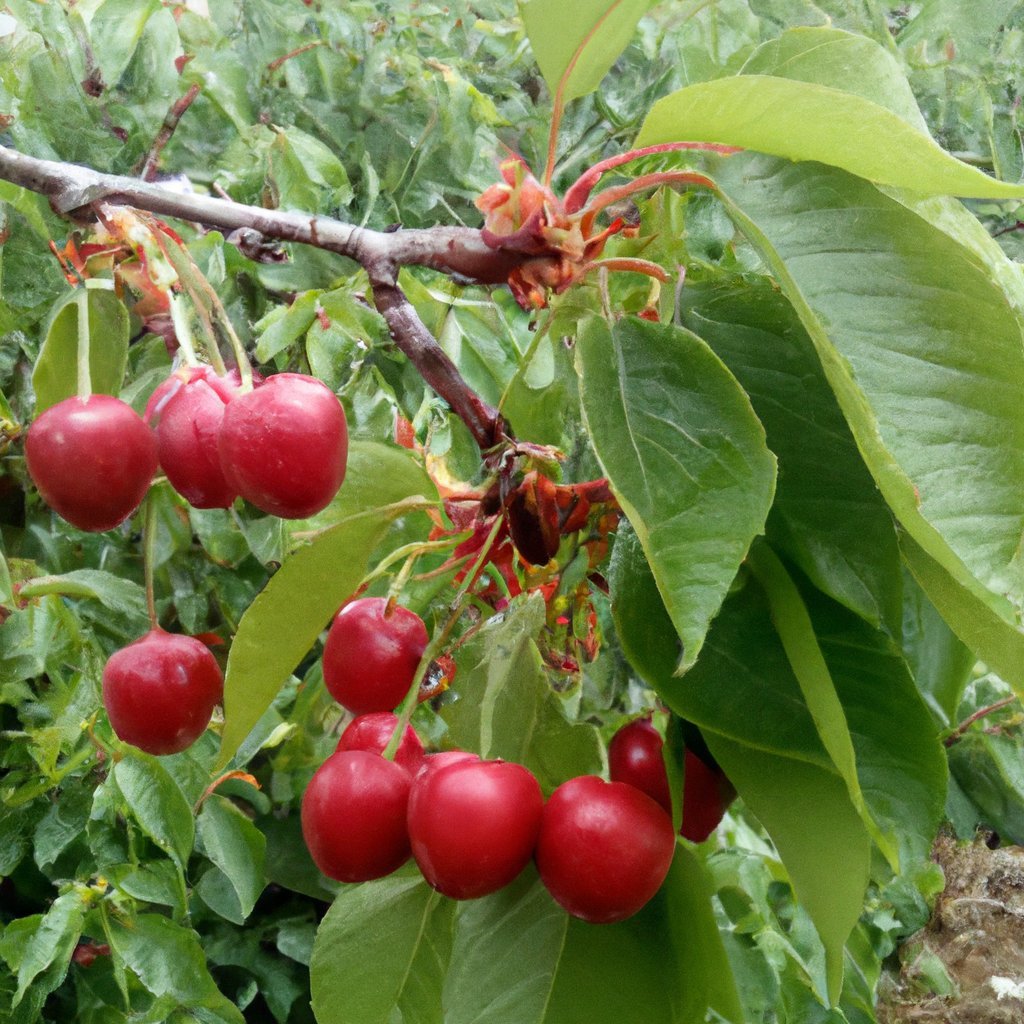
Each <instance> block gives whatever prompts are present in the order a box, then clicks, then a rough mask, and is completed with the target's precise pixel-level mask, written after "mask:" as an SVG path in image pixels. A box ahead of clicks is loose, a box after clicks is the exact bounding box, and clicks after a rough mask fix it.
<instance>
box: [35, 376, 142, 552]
mask: <svg viewBox="0 0 1024 1024" xmlns="http://www.w3.org/2000/svg"><path fill="white" fill-rule="evenodd" d="M25 461H26V463H27V464H28V471H29V473H30V474H31V476H32V479H33V480H34V481H35V485H36V487H38V488H39V493H40V494H41V495H42V498H43V501H45V502H46V504H47V505H49V506H50V508H52V509H53V510H54V511H55V512H56V513H57V514H58V515H60V516H62V517H63V518H64V519H66V520H67V521H68V522H69V523H71V524H72V525H73V526H77V527H78V528H79V529H80V530H91V531H93V532H95V533H98V532H100V531H102V530H110V529H113V527H115V526H117V525H118V524H119V523H122V522H124V520H125V519H127V518H128V517H129V516H130V515H131V514H132V513H133V512H134V511H135V510H136V509H137V508H138V507H139V502H141V501H142V499H143V498H144V497H145V496H146V491H147V490H148V489H149V485H150V483H151V482H152V480H153V475H154V474H155V473H156V467H157V456H156V441H155V439H154V438H153V433H152V431H151V430H150V429H149V427H147V426H146V424H145V423H143V422H142V419H141V418H140V417H139V416H138V414H137V413H136V412H135V411H134V410H133V409H132V408H131V406H129V405H126V404H125V403H124V402H122V401H121V400H120V399H119V398H114V397H112V396H111V395H90V396H89V397H88V398H84V399H83V398H77V397H73V398H65V399H64V401H63V402H58V403H57V404H56V405H54V406H51V407H50V408H49V409H47V410H46V411H45V412H44V413H42V415H40V416H39V418H38V419H37V420H36V421H35V422H34V423H33V424H32V426H31V427H29V429H28V435H27V437H26V438H25Z"/></svg>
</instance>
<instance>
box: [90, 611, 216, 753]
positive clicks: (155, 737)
mask: <svg viewBox="0 0 1024 1024" xmlns="http://www.w3.org/2000/svg"><path fill="white" fill-rule="evenodd" d="M223 689H224V679H223V676H222V675H221V671H220V666H219V665H218V664H217V660H216V659H215V658H214V656H213V655H212V654H211V653H210V650H209V648H208V647H207V646H206V645H205V644H204V643H203V642H202V641H201V640H197V639H196V638H195V637H193V636H181V635H180V634H176V633H166V632H164V630H162V629H159V628H158V629H152V630H150V631H149V632H148V633H147V634H146V635H145V636H144V637H142V638H141V639H139V640H136V641H135V643H132V644H129V645H128V646H127V647H123V648H122V649H121V650H119V651H117V652H116V653H115V654H113V655H111V657H110V659H109V660H108V661H107V664H106V667H105V668H104V669H103V703H104V705H105V706H106V709H107V714H108V715H109V716H110V724H111V725H112V726H113V727H114V732H115V733H117V735H118V737H119V738H120V739H122V740H124V742H125V743H131V744H133V745H134V746H136V747H139V748H140V749H141V750H145V751H146V752H147V753H149V754H176V753H178V751H180V750H184V749H185V748H186V747H189V746H191V745H192V744H193V743H194V742H195V741H196V740H197V739H198V738H199V737H200V736H201V735H202V734H203V733H204V732H205V730H206V727H207V725H208V724H209V722H210V715H212V714H213V708H214V705H215V704H217V703H218V702H219V701H220V699H221V697H222V695H223Z"/></svg>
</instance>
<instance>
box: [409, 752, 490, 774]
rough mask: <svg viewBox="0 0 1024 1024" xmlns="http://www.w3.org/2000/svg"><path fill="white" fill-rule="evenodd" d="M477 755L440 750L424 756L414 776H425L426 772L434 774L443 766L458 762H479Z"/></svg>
mask: <svg viewBox="0 0 1024 1024" xmlns="http://www.w3.org/2000/svg"><path fill="white" fill-rule="evenodd" d="M479 760H480V757H479V755H478V754H471V753H470V752H469V751H468V750H440V751H438V752H437V753H436V754H425V755H424V756H423V760H422V761H421V762H420V766H419V768H418V769H417V770H416V775H417V776H420V775H425V774H426V773H427V772H436V771H437V770H438V769H439V768H444V766H445V765H449V764H457V763H458V762H459V761H479Z"/></svg>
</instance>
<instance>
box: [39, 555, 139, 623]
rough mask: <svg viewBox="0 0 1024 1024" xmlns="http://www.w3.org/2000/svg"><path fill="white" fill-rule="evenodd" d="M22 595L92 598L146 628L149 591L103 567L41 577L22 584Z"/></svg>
mask: <svg viewBox="0 0 1024 1024" xmlns="http://www.w3.org/2000/svg"><path fill="white" fill-rule="evenodd" d="M21 594H22V596H23V597H42V596H43V595H44V594H62V595H64V596H65V597H85V598H91V599H93V600H95V601H99V602H100V604H101V605H103V607H104V608H108V609H110V611H112V612H119V613H120V614H122V615H126V616H129V617H131V618H132V619H135V620H137V621H138V624H139V628H140V630H144V629H145V620H146V591H145V590H144V589H143V588H142V587H141V586H140V585H139V584H138V583H135V582H133V581H132V580H127V579H125V578H124V577H123V576H117V575H115V574H114V573H112V572H104V571H103V570H102V569H73V570H72V571H71V572H66V573H62V574H61V575H60V576H37V577H35V578H34V579H29V580H26V581H25V582H24V583H23V584H22V589H21Z"/></svg>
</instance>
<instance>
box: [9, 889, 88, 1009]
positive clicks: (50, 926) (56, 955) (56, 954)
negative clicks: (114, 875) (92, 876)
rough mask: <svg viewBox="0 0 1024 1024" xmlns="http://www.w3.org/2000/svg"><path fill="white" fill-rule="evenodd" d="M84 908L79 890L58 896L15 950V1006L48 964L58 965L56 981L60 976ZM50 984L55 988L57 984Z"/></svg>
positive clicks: (80, 924)
mask: <svg viewBox="0 0 1024 1024" xmlns="http://www.w3.org/2000/svg"><path fill="white" fill-rule="evenodd" d="M85 910H86V903H85V899H84V897H83V895H82V893H81V892H75V891H71V892H66V893H64V894H63V895H62V896H58V897H57V899H55V900H54V901H53V903H52V904H51V905H50V908H49V910H47V912H46V913H45V914H43V915H42V917H41V918H40V919H39V923H38V925H37V927H36V928H35V929H34V930H33V932H32V934H31V936H29V937H28V938H27V941H26V942H25V943H24V945H23V946H22V947H21V948H20V949H19V950H18V955H19V962H18V969H17V970H18V988H17V991H16V992H15V993H14V1001H13V1005H14V1006H17V1005H18V1003H20V1002H21V1000H22V998H23V997H24V995H25V993H26V991H27V990H28V987H29V985H31V984H32V982H33V981H35V979H36V978H37V977H38V976H39V975H40V974H42V972H43V971H45V970H47V968H49V967H50V965H51V964H57V965H58V969H59V971H60V974H59V975H58V978H57V981H58V982H59V981H60V980H61V979H63V976H64V974H65V973H66V972H67V966H68V964H69V963H70V961H71V952H72V950H73V949H74V948H75V943H76V942H77V941H78V939H79V936H80V935H81V934H82V925H83V922H84V919H85ZM49 987H50V988H55V987H56V985H51V986H49Z"/></svg>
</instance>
